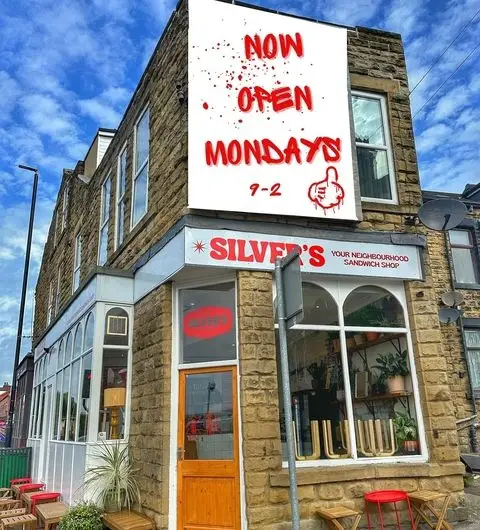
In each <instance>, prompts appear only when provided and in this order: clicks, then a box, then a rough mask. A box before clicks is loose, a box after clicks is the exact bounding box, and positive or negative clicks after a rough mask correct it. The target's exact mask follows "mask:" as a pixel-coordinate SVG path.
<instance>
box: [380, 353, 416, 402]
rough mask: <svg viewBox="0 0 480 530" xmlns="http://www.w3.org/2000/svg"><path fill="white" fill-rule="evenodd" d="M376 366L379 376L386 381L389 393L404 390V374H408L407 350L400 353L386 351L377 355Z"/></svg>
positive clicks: (399, 392) (398, 392) (397, 392)
mask: <svg viewBox="0 0 480 530" xmlns="http://www.w3.org/2000/svg"><path fill="white" fill-rule="evenodd" d="M376 360H377V363H378V364H377V366H375V367H374V368H375V369H376V370H378V371H379V372H380V378H381V379H383V380H386V381H387V385H388V390H389V392H390V394H401V393H402V392H405V376H407V375H408V374H409V371H408V364H407V350H404V351H403V352H401V353H388V354H387V355H380V357H377V359H376Z"/></svg>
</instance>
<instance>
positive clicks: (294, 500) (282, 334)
mask: <svg viewBox="0 0 480 530" xmlns="http://www.w3.org/2000/svg"><path fill="white" fill-rule="evenodd" d="M285 272H287V273H286V274H285ZM292 273H293V277H294V278H295V281H294V282H293V283H295V284H297V283H299V285H292V282H291V281H290V280H291V277H292ZM297 277H298V280H296V278H297ZM285 278H288V280H289V284H288V285H287V288H286V286H285ZM275 284H276V288H277V314H278V336H279V343H280V366H281V374H282V393H283V408H284V413H285V431H286V437H287V453H288V476H289V482H290V504H291V507H292V530H300V508H299V505H298V493H297V470H296V467H295V447H294V445H293V444H294V439H293V420H292V400H291V394H290V375H289V369H288V344H287V327H290V326H291V325H293V324H294V323H295V322H297V321H300V320H301V318H302V317H303V303H302V301H301V293H302V285H301V275H300V255H299V253H298V250H295V251H293V252H291V253H290V254H289V255H288V256H286V257H285V258H278V259H277V260H276V261H275ZM287 293H296V295H297V299H298V294H299V293H300V301H301V302H300V307H298V304H297V307H296V309H293V310H292V309H291V307H292V303H291V300H288V296H287V297H286V294H287ZM286 298H287V299H286ZM289 302H290V303H289ZM287 307H288V308H289V313H290V314H289V313H287V309H286V308H287ZM299 315H300V316H299ZM295 319H296V320H295Z"/></svg>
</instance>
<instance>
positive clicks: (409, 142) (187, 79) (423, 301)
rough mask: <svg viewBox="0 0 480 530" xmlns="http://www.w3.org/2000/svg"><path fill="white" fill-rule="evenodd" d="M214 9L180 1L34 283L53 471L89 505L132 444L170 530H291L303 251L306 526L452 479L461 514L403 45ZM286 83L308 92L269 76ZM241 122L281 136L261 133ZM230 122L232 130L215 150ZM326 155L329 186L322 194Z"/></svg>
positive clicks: (37, 407) (47, 470)
mask: <svg viewBox="0 0 480 530" xmlns="http://www.w3.org/2000/svg"><path fill="white" fill-rule="evenodd" d="M207 4H208V5H207ZM236 4H237V3H236ZM201 5H202V8H200V7H199V6H200V3H195V2H190V5H189V4H188V3H187V1H186V0H183V1H181V2H179V4H178V6H177V9H176V11H175V12H174V13H173V15H172V17H171V19H170V21H169V23H168V24H167V27H166V29H165V31H164V34H163V36H162V37H161V39H160V41H159V43H158V45H157V48H156V50H155V52H154V54H153V56H152V58H151V60H150V62H149V64H148V65H147V68H146V70H145V72H144V74H143V76H142V78H141V80H140V82H139V84H138V87H137V89H136V90H135V93H134V94H133V97H132V100H131V102H130V104H129V106H128V108H127V110H126V112H125V114H124V117H123V118H122V121H121V122H120V125H119V127H118V129H117V130H116V131H111V130H105V129H100V130H99V132H98V134H97V136H96V138H95V139H94V141H93V143H92V146H91V148H90V150H89V152H88V153H87V155H86V157H85V160H84V161H80V162H78V164H77V166H76V168H75V169H74V170H65V171H64V175H63V180H62V183H61V187H60V190H59V195H58V200H57V204H56V208H55V212H54V216H53V220H52V226H51V229H50V233H49V237H48V241H47V243H46V245H45V250H44V256H43V263H42V267H41V271H40V276H39V280H38V285H37V290H36V314H35V325H34V335H35V344H34V346H35V366H36V369H35V378H34V404H33V407H32V415H31V426H30V438H29V445H31V446H32V447H33V448H34V475H35V478H37V479H40V480H44V481H45V482H46V483H47V487H48V488H53V489H55V490H61V491H62V493H63V496H64V498H65V500H66V501H67V502H74V501H75V500H78V499H79V498H81V497H83V496H84V494H85V492H84V491H83V480H82V474H83V472H84V470H85V469H86V468H88V467H89V466H91V465H93V463H94V461H95V446H96V442H97V441H98V440H121V443H128V444H129V446H130V449H131V453H132V456H133V458H135V459H136V461H137V467H139V469H140V471H139V482H140V488H141V493H142V502H141V506H140V508H141V509H142V510H143V511H144V512H145V513H147V514H148V515H150V516H152V517H153V518H154V519H155V521H156V524H157V528H161V529H165V528H170V529H173V528H182V529H183V528H187V527H188V525H203V526H202V527H212V528H215V527H218V526H222V527H224V528H236V529H237V528H250V529H257V528H258V529H260V528H261V529H266V528H271V529H274V528H283V524H284V522H285V521H287V520H288V513H289V502H288V473H287V469H286V464H285V461H286V455H285V446H286V442H285V441H286V438H285V436H286V435H285V421H284V418H283V405H282V403H283V400H282V397H281V394H280V392H279V388H280V387H279V378H278V373H279V370H278V366H277V331H276V329H277V325H276V323H275V318H274V315H275V298H276V292H275V288H274V283H273V262H274V261H275V257H279V256H281V255H282V253H284V252H287V251H289V250H291V249H292V248H299V249H300V250H301V251H302V259H303V277H302V279H303V281H304V284H303V295H304V304H305V314H304V319H303V321H302V322H301V323H299V324H297V325H296V326H295V327H294V328H292V330H291V331H290V332H289V348H290V352H289V356H290V366H289V368H290V387H291V396H292V402H293V410H292V412H293V415H294V424H295V431H296V436H295V447H296V454H297V466H298V467H297V470H298V484H299V498H300V507H301V515H302V519H303V521H304V524H305V525H311V527H312V528H313V527H317V525H320V523H319V522H318V520H316V519H315V512H316V509H317V508H318V507H319V506H322V505H335V504H338V503H341V504H343V505H347V506H356V507H362V508H363V494H364V493H365V492H367V491H369V490H371V489H378V488H402V489H405V490H407V491H412V490H417V489H434V490H444V491H448V492H451V493H452V506H458V505H459V504H461V502H462V498H463V478H462V475H463V470H464V469H463V465H461V464H460V462H459V443H458V438H457V431H456V423H455V422H456V420H457V418H458V416H457V414H458V410H456V409H455V407H454V400H453V397H454V395H455V392H456V388H455V387H454V385H452V384H451V382H450V379H449V375H448V372H447V370H448V369H450V365H449V364H448V363H447V360H446V358H445V352H444V348H443V346H442V339H443V335H444V333H445V331H444V330H443V328H442V327H441V326H440V323H439V319H438V293H437V287H438V286H437V283H436V282H437V280H436V277H435V267H436V266H437V263H436V258H434V257H431V256H430V254H429V252H427V250H430V246H431V244H433V243H430V241H433V238H434V237H435V235H430V234H429V238H430V237H431V238H432V239H429V247H427V245H426V242H427V238H426V235H427V230H426V229H424V228H422V227H419V226H418V225H415V223H413V222H412V218H413V217H414V216H415V215H416V213H417V211H418V208H419V207H420V206H421V204H422V193H421V190H420V185H419V177H418V169H417V162H416V152H415V146H414V139H413V129H412V120H411V114H410V105H409V97H408V93H409V90H408V83H407V73H406V67H405V58H404V52H403V46H402V41H401V37H400V36H399V35H397V34H392V33H388V32H383V31H377V30H373V29H367V28H360V27H348V28H343V27H337V26H331V25H327V24H319V23H317V22H316V21H308V20H305V19H299V18H296V17H293V16H290V15H283V14H278V13H273V12H268V11H265V10H259V9H256V8H253V7H251V6H245V5H233V4H232V3H231V2H223V1H217V0H205V1H203V0H202V3H201ZM200 9H203V11H199V10H200ZM207 14H208V15H209V16H212V17H214V18H215V17H216V18H215V20H214V21H212V20H209V21H208V23H209V27H211V28H212V31H211V32H205V27H206V25H205V24H206V23H207V21H205V20H204V18H205V16H206V15H207ZM189 16H190V20H189ZM262 27H272V28H275V30H276V34H277V37H278V38H277V39H276V38H275V36H274V34H273V33H268V34H265V33H266V32H265V30H263V29H261V28H262ZM244 28H248V29H244ZM247 31H248V32H249V34H248V36H245V32H247ZM242 32H243V36H244V37H242ZM262 32H263V33H262ZM259 34H260V36H259ZM239 36H240V37H239ZM302 36H303V37H302ZM237 37H238V38H237ZM247 37H248V38H247ZM262 38H263V39H264V40H263V45H262ZM302 39H303V40H302ZM312 49H313V50H316V51H315V53H312ZM319 49H329V50H332V54H333V55H332V56H330V55H329V56H328V57H327V56H326V55H322V54H318V53H317V51H318V50H319ZM278 50H281V51H282V56H281V57H280V56H278V53H277V52H278ZM283 52H285V53H283ZM205 53H206V54H212V57H213V58H214V60H213V61H210V60H209V59H208V56H207V55H205ZM242 54H245V56H244V57H243V58H241V57H242ZM276 54H277V55H276ZM295 56H296V58H295ZM332 57H333V59H332ZM230 59H233V60H234V61H233V62H234V63H235V64H234V66H232V65H230V64H229V65H226V64H224V63H225V61H230ZM297 59H298V61H297ZM270 60H272V61H273V60H275V61H276V62H275V63H272V64H273V66H275V68H270V64H271V63H269V62H268V61H270ZM300 60H301V61H302V62H300ZM222 61H223V62H222ZM204 65H205V66H204ZM218 65H220V66H218ZM216 68H223V69H224V70H222V72H220V73H219V71H218V70H215V69H216ZM316 68H317V70H316ZM279 71H281V73H282V77H275V76H276V75H278V74H277V73H278V72H279ZM319 71H321V72H325V71H328V72H329V75H328V76H323V75H322V76H319V75H313V74H312V72H313V73H314V74H315V72H316V73H317V74H318V72H319ZM252 72H253V73H252ZM258 72H261V74H260V73H258ZM292 76H296V79H297V81H296V82H297V83H298V84H299V85H302V86H296V87H295V89H294V90H293V89H292V90H290V91H289V90H288V88H287V87H281V88H278V89H276V90H277V91H276V90H274V89H271V88H272V87H274V86H276V85H277V84H282V83H284V84H288V83H287V82H286V81H285V79H287V80H289V81H291V80H292V79H293V77H292ZM309 76H310V77H309ZM243 78H245V80H244V81H243V82H244V83H246V86H243V83H242V79H243ZM307 78H308V79H309V80H310V84H308V83H309V81H308V80H307ZM258 79H261V80H262V82H264V83H265V82H270V83H271V84H270V85H269V88H268V90H270V89H271V91H270V92H269V91H268V90H267V89H265V88H264V89H261V88H260V82H259V81H258ZM332 79H335V82H333V81H332ZM320 80H321V85H320V86H319V83H320ZM256 83H258V85H257V84H256ZM291 84H292V82H291ZM249 85H252V86H249ZM254 85H255V86H254ZM264 86H266V85H264ZM206 87H207V88H206ZM207 89H208V90H207ZM220 90H221V91H223V92H225V93H223V92H220ZM225 94H226V95H225ZM232 94H233V95H232ZM312 94H313V97H314V98H316V99H315V104H313V103H312ZM207 100H208V101H207ZM232 101H234V102H235V105H239V106H240V109H241V110H240V111H239V110H238V108H237V109H236V112H234V111H233V110H232V109H231V108H229V105H230V104H231V102H232ZM255 105H256V106H257V107H258V108H256V110H257V112H254V111H253V110H254V109H253V107H254V106H255ZM242 106H243V109H242ZM270 106H271V108H272V109H273V111H271V109H270ZM247 107H252V108H247ZM265 107H268V110H265ZM275 107H276V110H275ZM332 109H335V112H334V113H333V115H332V114H331V113H332ZM247 110H250V112H247ZM280 110H282V112H276V111H280ZM317 112H318V113H319V114H317ZM202 113H203V114H202ZM220 113H221V114H220ZM329 113H330V114H329ZM227 114H228V120H229V121H227V123H226V125H225V123H224V122H223V121H222V120H223V119H224V117H226V115H227ZM224 115H225V116H224ZM325 116H330V118H329V119H326V118H325ZM311 117H313V119H312V118H311ZM322 120H323V121H322ZM269 121H270V122H271V124H274V125H273V128H272V125H271V124H269ZM318 123H320V124H322V125H321V127H320V129H318ZM244 124H245V126H246V124H249V125H248V127H249V129H248V131H247V132H248V133H249V135H250V136H251V135H252V131H253V132H256V131H257V130H259V131H262V132H260V133H257V134H262V135H263V134H269V135H271V136H269V137H268V139H267V137H264V138H263V139H261V140H260V139H259V140H256V141H249V140H248V138H249V137H250V136H247V135H246V134H247V132H245V131H246V129H242V127H243V126H244ZM342 124H347V128H346V129H342V128H341V127H342ZM297 125H298V127H297ZM315 127H317V129H315ZM287 128H288V132H289V134H288V135H287V136H282V135H283V134H284V130H286V129H287ZM304 129H305V132H304ZM315 130H317V132H315ZM242 131H244V132H242ZM264 131H267V132H264ZM331 131H332V132H331ZM307 133H309V134H310V136H307ZM217 134H218V137H219V138H222V139H223V140H224V141H225V142H227V143H228V142H230V143H228V145H227V143H226V144H220V142H217V144H216V146H215V145H214V144H209V143H208V141H207V142H205V143H204V144H203V147H202V148H200V149H199V145H200V140H201V139H202V138H203V137H204V136H205V135H211V136H212V138H213V137H215V135H217ZM312 134H314V135H315V136H316V139H315V136H312ZM290 135H291V136H290ZM295 135H296V136H302V138H301V140H299V141H297V140H295ZM327 135H328V136H327ZM289 136H290V138H289ZM257 137H258V136H257ZM274 137H275V140H276V144H275V143H274V141H273V140H272V138H274ZM238 138H240V139H241V141H240V140H238ZM308 138H310V140H308ZM248 142H250V143H248ZM281 142H284V145H287V144H288V145H287V148H286V149H280V148H279V147H278V145H281ZM222 145H223V147H222ZM299 145H301V146H302V149H303V151H302V150H301V149H300V147H299ZM305 147H307V149H305ZM262 150H263V151H262ZM202 156H206V160H207V162H206V163H204V164H203V165H200V163H199V162H198V161H199V160H200V159H201V157H202ZM315 156H316V159H315ZM242 157H243V158H242ZM247 157H249V162H250V164H248V163H247V164H246V167H247V169H246V170H245V168H244V167H243V166H242V167H240V158H242V160H246V159H247ZM275 157H277V159H276V161H275ZM287 158H289V160H288V161H287V163H286V164H285V161H286V159H287ZM314 159H315V164H318V165H316V166H315V167H314V169H315V171H317V169H319V170H320V169H321V172H322V175H326V177H325V179H323V180H321V181H320V182H313V183H312V176H311V175H312V174H311V173H308V171H309V168H311V167H313V166H312V163H313V162H314ZM204 162H205V160H204ZM288 162H289V163H288ZM195 164H197V165H195ZM309 164H310V165H309ZM265 165H267V166H268V167H267V170H268V171H272V173H271V174H270V173H269V174H268V175H269V176H268V177H265V174H266V173H265ZM214 166H215V167H214ZM221 166H223V167H221ZM294 166H295V168H296V169H295V177H294V178H292V176H291V175H290V178H288V176H289V171H290V170H289V168H290V167H294ZM327 166H328V167H327ZM272 167H273V170H271V169H269V168H272ZM345 168H347V169H345ZM348 168H350V169H348ZM318 174H320V171H318ZM339 175H340V176H339ZM285 177H286V178H285ZM203 178H204V179H205V180H202V179H203ZM245 178H246V179H249V180H247V181H245V180H244V179H245ZM242 179H243V180H242ZM261 179H264V180H261ZM305 179H307V180H305ZM308 179H310V180H308ZM252 181H253V182H252ZM260 181H261V182H260ZM245 182H247V184H246V185H245ZM292 182H293V184H294V186H292ZM306 183H308V184H307V187H306V188H305V189H304V188H303V186H305V185H306ZM300 188H301V190H300V191H301V193H302V196H304V197H307V198H306V199H305V200H307V201H309V202H308V208H309V209H308V210H306V209H304V210H303V211H305V214H304V215H299V213H298V210H299V208H300V202H299V201H300V199H299V198H298V197H299V195H298V193H300V192H299V191H298V190H299V189H300ZM245 190H246V191H245ZM285 190H286V192H285ZM307 192H308V193H307ZM282 194H283V195H282ZM264 197H270V198H267V199H264ZM236 201H238V202H236ZM242 201H243V203H242ZM214 204H215V206H213V205H214ZM232 204H241V206H239V207H238V208H235V207H234V206H232ZM302 208H304V207H303V206H302ZM347 212H348V213H347ZM389 354H391V356H390V361H389ZM392 363H393V364H394V365H395V366H396V368H395V367H392ZM380 364H383V366H384V368H383V369H381V368H379V367H378V366H379V365H380ZM399 365H400V368H398V366H399ZM390 375H401V376H402V377H400V380H399V381H398V380H397V382H399V384H400V386H399V387H396V388H393V387H391V385H390V383H391V382H390V381H389V378H388V376H390ZM389 385H390V386H389ZM402 421H403V422H405V421H408V422H409V425H410V427H411V428H410V431H409V433H407V431H406V430H405V428H402V427H401V426H400V424H401V422H402ZM107 443H109V442H108V441H107Z"/></svg>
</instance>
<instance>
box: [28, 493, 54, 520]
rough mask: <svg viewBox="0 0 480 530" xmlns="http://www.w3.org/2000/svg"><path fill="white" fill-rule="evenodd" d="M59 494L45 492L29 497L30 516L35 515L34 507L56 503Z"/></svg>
mask: <svg viewBox="0 0 480 530" xmlns="http://www.w3.org/2000/svg"><path fill="white" fill-rule="evenodd" d="M60 497H61V494H60V493H57V492H55V493H54V492H46V493H38V494H37V495H32V496H31V497H30V504H31V507H32V514H33V515H36V513H35V506H36V505H37V504H44V503H47V502H57V501H59V500H60Z"/></svg>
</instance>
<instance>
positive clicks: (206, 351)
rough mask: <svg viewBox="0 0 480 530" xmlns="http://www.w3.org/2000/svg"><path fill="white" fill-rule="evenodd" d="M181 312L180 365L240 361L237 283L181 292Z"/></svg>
mask: <svg viewBox="0 0 480 530" xmlns="http://www.w3.org/2000/svg"><path fill="white" fill-rule="evenodd" d="M179 313H180V314H179V321H180V355H181V358H180V362H181V363H184V364H190V363H206V362H215V361H217V362H218V361H228V360H233V359H236V358H237V325H236V312H235V283H234V282H228V283H223V284H218V285H210V286H207V287H196V288H193V289H182V290H181V291H180V295H179Z"/></svg>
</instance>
